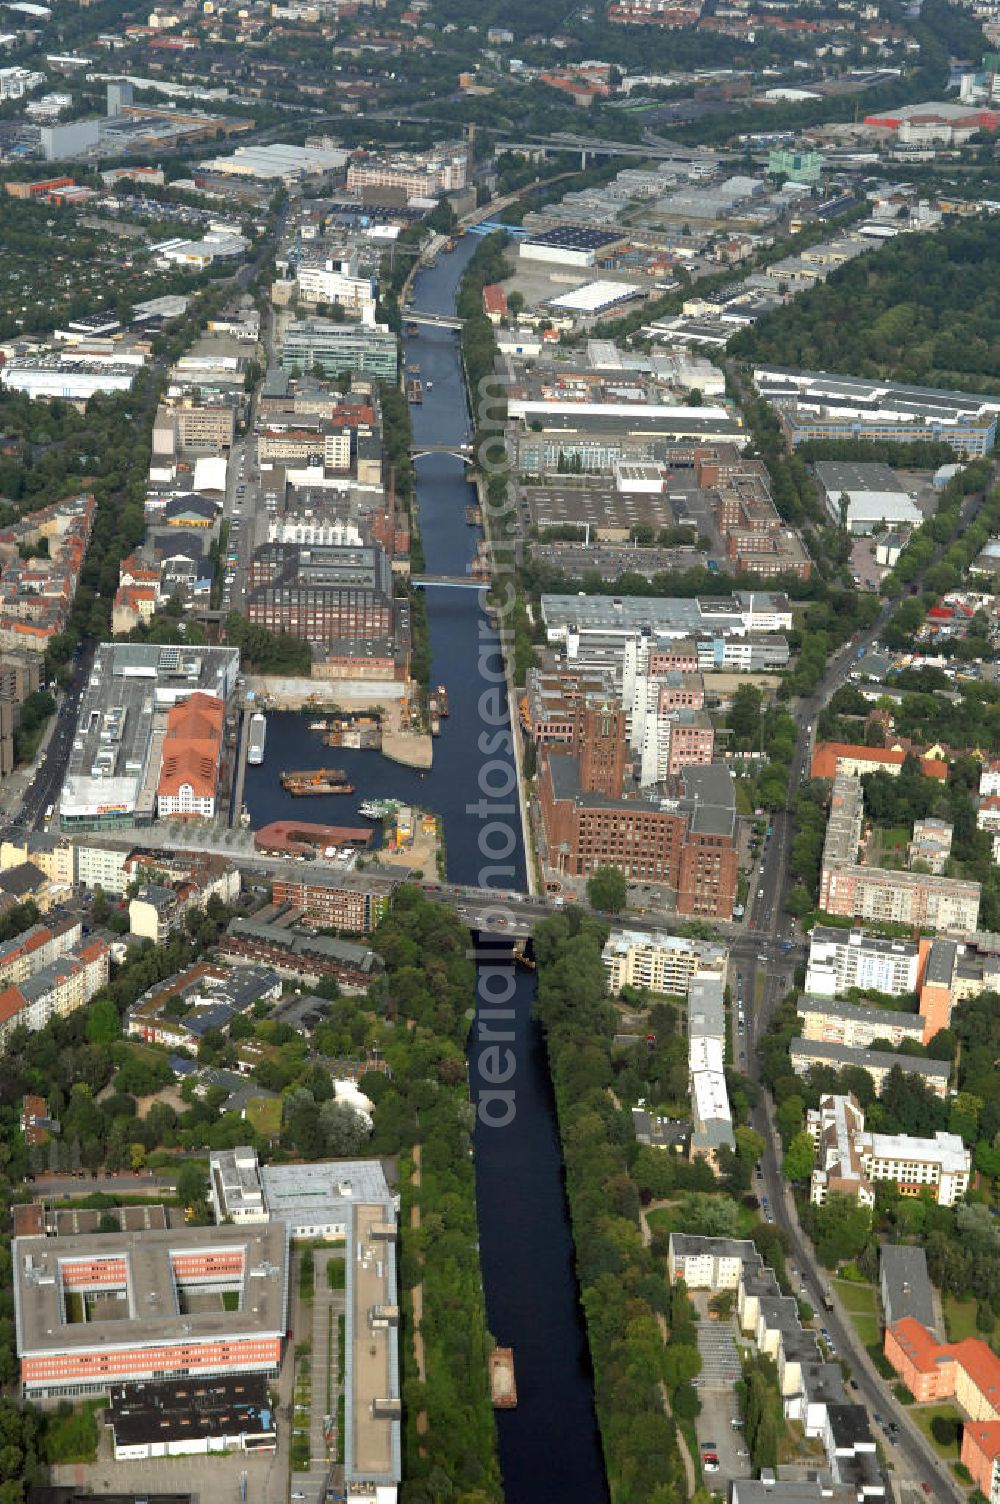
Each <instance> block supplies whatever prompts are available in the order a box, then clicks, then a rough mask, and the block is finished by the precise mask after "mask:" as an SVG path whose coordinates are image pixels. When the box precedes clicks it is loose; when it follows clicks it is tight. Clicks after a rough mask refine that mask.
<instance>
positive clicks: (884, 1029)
mask: <svg viewBox="0 0 1000 1504" xmlns="http://www.w3.org/2000/svg"><path fill="white" fill-rule="evenodd" d="M797 1012H798V1015H799V1018H800V1019H801V1020H802V1038H803V1039H819V1040H823V1041H824V1042H826V1043H832V1044H843V1045H847V1046H848V1047H849V1048H850V1049H854V1050H867V1049H868V1048H869V1047H870V1046H871V1045H872V1044H873V1043H874V1042H875V1040H876V1039H881V1040H885V1041H887V1042H888V1043H889V1044H891V1045H892V1046H893V1047H894V1048H895V1047H897V1046H898V1045H900V1044H902V1043H903V1041H904V1040H905V1039H911V1040H914V1041H915V1042H916V1043H917V1044H922V1043H923V1039H924V1020H923V1019H922V1018H921V1017H920V1015H919V1013H901V1012H897V1011H896V1010H895V1009H893V1008H875V1007H865V1006H864V1004H858V1003H846V1002H840V1001H838V1000H836V999H833V998H825V997H812V996H810V994H809V993H803V994H802V996H801V997H800V998H799V1001H798V1005H797Z"/></svg>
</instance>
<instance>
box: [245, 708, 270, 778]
mask: <svg viewBox="0 0 1000 1504" xmlns="http://www.w3.org/2000/svg"><path fill="white" fill-rule="evenodd" d="M266 738H267V720H266V718H265V717H264V715H263V714H262V712H261V711H259V710H255V711H254V713H253V715H252V716H251V717H250V740H249V743H248V745H247V762H248V763H251V764H253V766H254V767H258V766H259V765H260V764H261V763H262V762H263V761H264V742H265V740H266Z"/></svg>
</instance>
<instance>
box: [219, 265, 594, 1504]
mask: <svg viewBox="0 0 1000 1504" xmlns="http://www.w3.org/2000/svg"><path fill="white" fill-rule="evenodd" d="M477 243H478V242H477V241H476V240H474V239H473V238H471V237H468V236H467V237H465V238H464V239H463V240H461V241H460V242H459V244H458V246H457V247H456V249H455V250H454V251H453V252H451V253H450V254H447V255H443V256H441V258H440V260H439V264H438V265H437V266H435V267H429V268H426V269H424V270H423V271H421V272H420V273H419V274H418V276H417V278H416V283H415V287H414V305H415V307H416V308H418V309H420V310H421V311H422V312H427V313H443V314H449V313H452V312H453V311H454V306H455V294H456V291H457V288H458V283H459V281H460V279H461V275H462V272H463V270H464V269H465V265H466V263H467V262H468V260H469V258H470V256H471V255H472V254H473V252H474V251H475V248H476V245H477ZM406 361H407V364H416V365H419V367H420V374H421V380H422V382H423V385H424V400H423V403H422V405H420V406H416V407H413V408H411V415H412V420H413V433H414V439H415V441H416V442H417V443H418V444H419V443H420V442H421V441H426V442H428V443H434V444H442V443H451V442H455V443H459V442H461V441H462V439H463V438H464V437H465V434H466V430H467V429H468V428H470V426H471V420H470V415H469V412H468V407H467V402H466V395H465V387H464V382H463V377H462V369H461V360H460V358H459V350H458V341H457V336H456V335H455V334H454V333H453V332H451V331H449V330H445V329H431V328H426V329H421V331H420V333H419V334H418V335H417V336H415V337H413V338H408V339H407V342H406ZM417 477H418V478H417V502H418V506H419V512H420V531H421V536H422V539H423V547H424V556H425V559H426V565H427V572H428V573H429V574H437V575H450V576H459V575H464V574H466V572H467V568H468V565H469V563H470V561H471V559H472V557H473V554H474V552H475V546H476V542H477V539H478V537H479V531H478V529H475V528H471V527H469V526H468V525H467V524H466V521H465V507H466V505H468V504H469V503H470V502H472V501H474V500H475V492H474V489H473V487H472V486H470V485H469V483H468V482H467V481H466V480H465V476H464V468H463V466H462V463H461V461H459V460H456V459H453V458H451V457H449V456H447V455H428V456H426V457H425V458H424V459H421V460H418V461H417ZM427 606H428V617H429V623H430V634H431V649H432V668H431V682H432V683H433V684H438V683H441V684H444V685H445V686H446V687H447V690H448V699H449V709H450V715H449V717H448V719H447V720H445V721H443V722H442V727H441V736H440V737H439V738H437V739H436V740H435V743H434V764H433V767H432V768H431V769H430V770H429V771H428V772H427V773H420V772H417V771H415V770H413V769H409V768H404V767H400V766H399V765H397V764H395V763H392V762H390V761H389V760H388V759H386V758H384V757H383V756H382V755H381V753H377V752H361V751H354V750H350V749H343V748H335V749H331V748H326V747H324V746H323V744H322V741H321V739H320V736H319V733H315V732H309V731H307V730H306V720H307V719H308V717H306V716H298V715H269V716H268V731H267V750H266V754H265V760H264V763H263V765H262V766H260V767H257V768H249V767H248V768H247V781H246V791H245V799H246V804H247V808H248V810H249V812H250V815H251V822H252V824H253V825H254V827H258V826H260V825H262V824H264V823H265V822H266V821H269V820H276V819H280V818H284V817H288V816H291V815H292V814H295V815H297V816H298V817H299V818H302V817H303V815H304V816H305V818H307V819H312V820H319V821H323V822H324V823H329V824H354V823H364V822H363V821H362V820H360V819H358V820H357V821H356V820H355V816H356V813H357V806H358V804H359V802H360V801H361V800H363V799H370V798H378V797H396V798H399V799H402V800H404V801H407V802H409V801H413V802H415V803H417V804H422V805H425V806H426V807H427V808H429V809H431V810H433V811H434V812H435V813H436V814H438V815H440V816H441V817H442V819H443V821H444V829H445V840H446V844H447V864H448V878H449V881H451V882H453V883H456V884H458V883H462V884H472V885H478V884H479V882H480V876H481V873H482V871H483V868H484V866H486V865H488V862H489V858H485V857H484V856H483V855H482V853H481V851H480V843H479V842H480V833H481V831H482V828H483V827H482V821H481V820H480V819H478V818H476V817H470V816H469V815H468V814H467V812H466V807H467V806H468V805H474V804H476V803H477V802H478V801H479V800H480V798H481V797H482V790H481V789H480V786H479V772H480V768H481V766H482V765H483V762H484V761H485V757H484V754H482V753H481V752H480V750H479V737H480V734H481V733H483V731H484V730H485V731H486V732H487V734H489V733H490V731H491V729H492V728H490V727H489V726H484V723H483V721H482V719H481V713H480V708H479V699H480V695H481V693H482V691H483V690H484V689H486V688H488V687H489V686H488V685H487V684H484V683H483V682H482V681H481V679H480V678H479V646H480V642H481V641H482V624H483V623H484V620H485V619H484V617H483V613H482V597H481V596H479V595H477V594H476V593H475V592H473V591H467V590H449V589H441V588H437V589H435V588H433V587H432V588H429V589H428V591H427ZM497 755H498V754H495V753H494V754H492V756H491V758H490V760H496V757H497ZM501 760H502V761H506V759H504V758H502V757H501ZM320 765H335V766H336V767H343V768H345V769H347V771H348V774H349V776H350V779H351V782H352V783H354V785H355V788H356V793H355V794H354V795H353V796H351V795H344V796H330V797H326V798H318V799H311V800H309V801H308V805H307V806H306V807H305V808H304V806H303V801H302V800H296V799H293V798H292V797H291V796H290V795H288V794H286V793H285V792H284V791H283V790H282V788H281V787H280V785H279V783H278V781H277V780H278V773H279V772H280V770H281V769H282V768H293V767H301V768H306V767H315V766H320ZM511 802H513V803H514V805H515V812H514V813H513V814H511V815H510V816H508V817H505V819H506V823H507V825H508V826H509V829H510V832H511V835H512V837H513V849H512V853H511V856H510V857H509V858H508V860H509V861H510V862H511V863H512V864H513V865H514V866H515V869H516V877H515V880H514V884H513V886H516V887H517V888H520V889H523V888H524V886H525V880H524V848H523V842H522V838H521V826H520V818H519V815H518V813H517V812H516V799H514V800H512V801H511ZM431 876H432V874H428V877H431ZM534 986H535V984H534V978H533V977H532V976H531V975H530V974H528V973H520V974H519V975H518V977H517V991H516V994H515V998H514V1000H513V1004H512V1006H513V1008H514V1013H515V1021H514V1023H513V1025H512V1026H511V1027H512V1029H513V1032H514V1039H513V1041H512V1043H511V1044H510V1046H509V1047H510V1048H511V1050H512V1051H513V1054H514V1058H515V1062H516V1069H515V1073H514V1076H513V1077H512V1079H511V1081H510V1083H508V1085H509V1086H510V1087H511V1088H512V1089H513V1092H514V1117H513V1120H512V1121H511V1122H510V1123H509V1124H508V1125H507V1126H506V1127H504V1128H489V1127H486V1126H483V1125H482V1124H480V1125H479V1126H478V1127H477V1129H476V1135H475V1158H476V1200H477V1206H478V1215H479V1233H480V1256H481V1260H482V1269H483V1283H484V1288H485V1295H486V1309H487V1317H488V1320H489V1325H490V1330H491V1332H492V1333H493V1335H494V1337H495V1338H496V1340H497V1342H498V1343H500V1344H501V1345H503V1346H509V1347H512V1348H513V1349H514V1361H515V1369H516V1378H517V1393H518V1405H517V1408H516V1409H515V1410H511V1411H506V1412H503V1411H500V1412H497V1426H498V1433H499V1445H500V1463H501V1467H502V1470H503V1477H504V1491H505V1495H506V1500H507V1504H605V1500H606V1499H607V1487H606V1482H605V1473H604V1463H603V1458H602V1454H601V1446H600V1438H599V1435H598V1430H597V1424H596V1419H595V1415H594V1403H593V1375H592V1373H591V1369H590V1357H589V1351H588V1348H587V1343H586V1334H585V1330H584V1325H583V1315H582V1311H581V1309H580V1303H579V1288H578V1285H577V1281H576V1273H575V1270H574V1267H573V1243H572V1237H571V1234H570V1226H569V1215H568V1209H567V1205H566V1196H565V1189H564V1185H563V1171H562V1157H561V1153H560V1147H559V1141H558V1135H557V1129H556V1118H555V1107H554V1103H553V1099H552V1087H551V1082H550V1078H549V1071H548V1062H547V1059H546V1055H545V1047H544V1043H543V1040H542V1037H541V1030H540V1028H539V1026H538V1024H537V1022H536V1021H535V1020H534V1019H533V1017H532V1015H531V1005H532V1001H533V998H534ZM480 1063H481V1047H480V1045H479V1043H478V1039H477V1031H476V1028H475V1027H473V1031H472V1035H471V1038H470V1043H469V1065H470V1076H471V1083H472V1090H473V1095H474V1097H475V1098H476V1099H477V1100H478V1097H479V1093H480V1091H481V1090H482V1087H483V1082H482V1076H481V1072H480Z"/></svg>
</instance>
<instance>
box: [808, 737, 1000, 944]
mask: <svg viewBox="0 0 1000 1504" xmlns="http://www.w3.org/2000/svg"><path fill="white" fill-rule="evenodd" d="M862 750H865V749H862ZM876 750H877V749H876ZM939 766H940V767H941V768H943V769H945V771H946V770H947V765H946V764H945V763H941V764H939ZM863 827H864V799H863V795H862V788H861V778H860V775H859V774H858V773H855V772H845V771H838V772H836V774H835V776H834V780H833V789H832V791H831V795H830V814H829V818H828V820H827V827H826V838H825V840H824V843H823V858H822V862H821V865H820V881H819V904H820V908H821V909H823V910H824V911H825V912H826V913H828V914H833V915H840V916H842V917H848V918H855V919H862V920H864V919H868V920H873V921H877V922H879V923H893V924H909V925H912V926H913V927H914V928H918V927H922V926H926V927H927V928H929V929H933V930H937V931H943V932H945V933H950V934H961V935H966V934H969V933H971V932H973V931H974V930H975V929H976V928H977V926H978V923H979V901H980V897H981V893H982V889H981V886H980V884H979V883H975V882H965V881H962V880H959V879H957V878H950V877H935V876H934V875H933V874H932V873H922V872H895V871H890V870H887V869H885V868H882V867H873V866H867V865H866V864H865V863H864V862H862V861H859V852H860V849H861V846H862V834H863Z"/></svg>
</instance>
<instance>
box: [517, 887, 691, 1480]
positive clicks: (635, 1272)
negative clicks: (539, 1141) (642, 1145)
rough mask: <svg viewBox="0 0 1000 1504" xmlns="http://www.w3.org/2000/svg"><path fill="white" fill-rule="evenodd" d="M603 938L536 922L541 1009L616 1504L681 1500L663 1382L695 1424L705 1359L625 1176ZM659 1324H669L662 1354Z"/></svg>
mask: <svg viewBox="0 0 1000 1504" xmlns="http://www.w3.org/2000/svg"><path fill="white" fill-rule="evenodd" d="M605 935H606V930H605V929H604V928H602V927H601V926H599V925H598V924H597V923H596V922H594V921H593V920H589V919H585V918H583V917H582V916H581V915H579V914H576V913H568V914H559V915H557V916H556V917H554V918H552V919H550V920H547V921H546V922H545V923H544V924H543V925H542V926H541V927H540V929H539V930H538V931H537V932H536V936H535V954H536V958H537V960H538V966H539V989H538V1013H539V1016H540V1018H541V1021H542V1024H543V1027H544V1030H545V1038H546V1044H547V1048H548V1054H549V1062H550V1066H551V1070H552V1079H553V1082H554V1086H555V1094H556V1105H557V1109H558V1117H559V1132H560V1137H561V1140H562V1148H563V1157H564V1162H565V1171H566V1188H567V1193H568V1196H569V1204H570V1211H571V1215H572V1223H573V1235H574V1240H575V1244H576V1263H577V1274H578V1277H579V1281H580V1293H581V1299H582V1302H583V1308H584V1311H585V1313H586V1320H587V1329H588V1333H589V1337H590V1351H591V1357H592V1360H593V1365H594V1378H595V1398H596V1404H597V1414H598V1419H599V1422H600V1426H601V1433H602V1437H603V1441H604V1456H605V1464H606V1467H607V1474H608V1483H609V1487H610V1491H611V1497H612V1500H613V1501H614V1504H632V1501H637V1500H640V1499H641V1500H644V1501H645V1500H648V1499H650V1498H653V1499H655V1500H656V1501H657V1504H674V1501H677V1504H679V1501H680V1500H682V1499H685V1498H686V1497H687V1489H686V1484H685V1479H684V1471H683V1468H682V1466H681V1459H680V1455H679V1451H678V1447H677V1441H676V1436H675V1432H674V1424H673V1422H672V1421H671V1420H669V1419H668V1418H667V1416H666V1414H665V1412H664V1408H663V1403H662V1398H661V1393H660V1385H661V1383H662V1384H665V1385H666V1387H667V1389H668V1391H669V1393H670V1395H671V1403H672V1407H673V1413H674V1415H675V1416H676V1417H678V1418H680V1419H684V1418H685V1417H687V1418H693V1416H694V1415H695V1414H696V1413H697V1410H698V1402H697V1398H696V1394H695V1391H694V1389H693V1388H692V1387H691V1384H690V1380H691V1379H692V1378H694V1377H695V1375H696V1374H697V1373H698V1370H699V1368H700V1366H701V1359H700V1355H699V1353H698V1348H697V1339H696V1333H695V1328H694V1323H693V1321H692V1319H691V1313H690V1303H689V1302H688V1300H687V1296H686V1292H684V1290H683V1287H682V1286H681V1287H675V1289H674V1290H673V1291H670V1290H669V1289H668V1287H667V1285H666V1282H665V1280H664V1278H663V1273H662V1265H661V1264H660V1262H659V1260H658V1259H657V1257H656V1256H655V1254H654V1253H653V1251H652V1250H651V1249H647V1248H644V1247H643V1243H642V1237H641V1235H640V1229H639V1191H638V1187H637V1185H636V1182H635V1181H634V1180H633V1178H632V1176H631V1174H630V1173H629V1172H630V1162H631V1159H632V1157H633V1155H634V1154H635V1149H636V1146H635V1144H634V1140H633V1136H632V1132H631V1127H630V1124H629V1123H628V1122H626V1121H625V1117H624V1115H623V1114H622V1113H620V1112H619V1111H617V1110H616V1108H615V1107H614V1105H613V1102H612V1099H611V1096H610V1094H609V1090H608V1088H609V1087H610V1086H611V1083H612V1063H611V1038H612V1034H613V1031H614V1027H615V1024H614V1020H615V1014H614V1010H613V1008H612V1007H611V1006H610V1004H609V1002H608V999H607V997H606V995H605V985H604V968H603V966H602V963H601V948H602V946H603V943H604V938H605ZM668 1089H672V1088H669V1087H668ZM710 1174H711V1172H709V1175H710ZM658 1317H661V1318H663V1319H665V1321H666V1323H667V1326H668V1328H669V1329H671V1338H670V1341H669V1344H668V1345H667V1346H666V1347H664V1342H663V1337H662V1335H661V1332H660V1324H659V1321H658V1319H657V1318H658Z"/></svg>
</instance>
